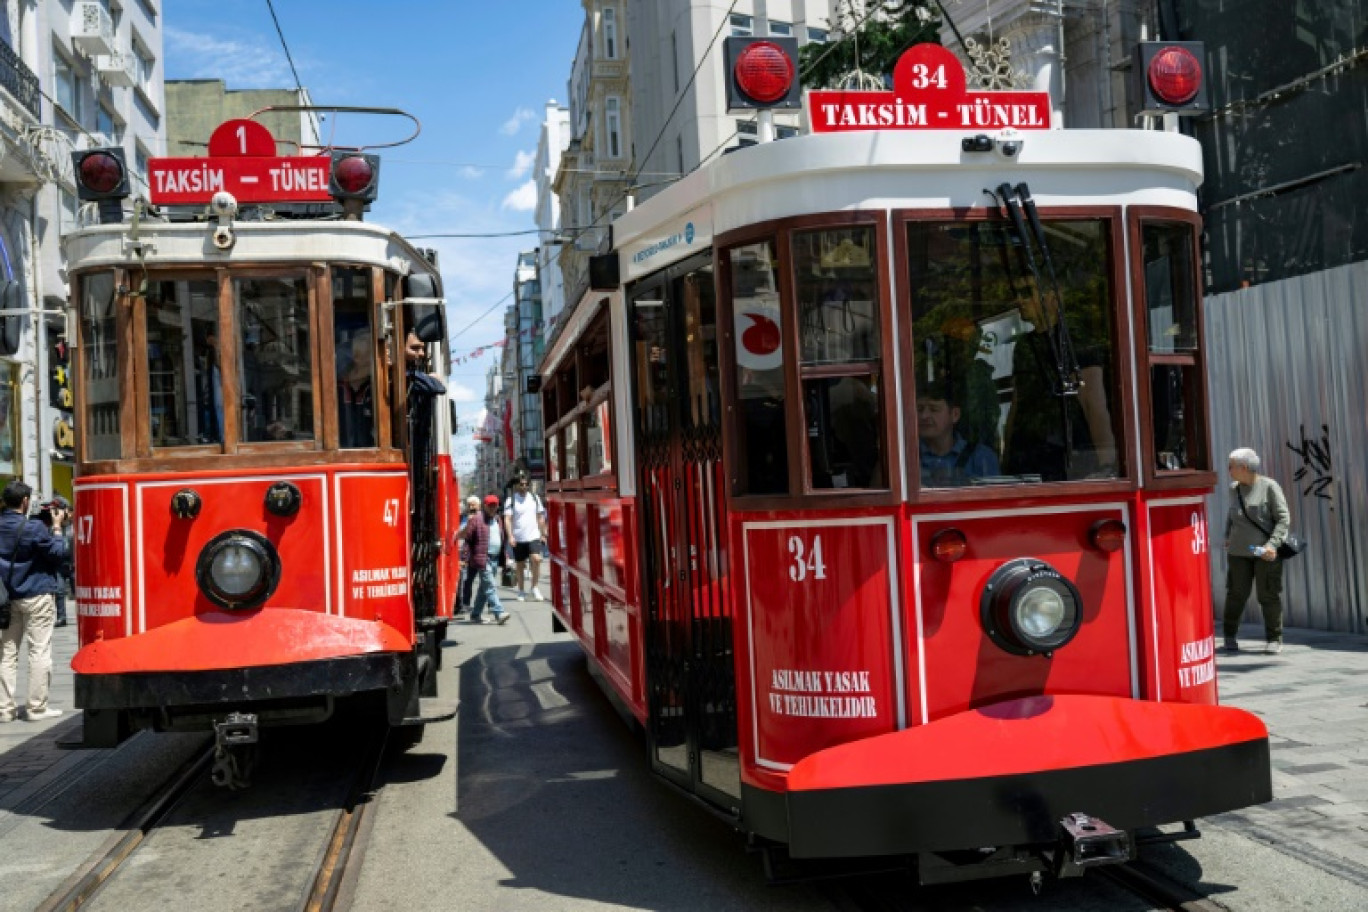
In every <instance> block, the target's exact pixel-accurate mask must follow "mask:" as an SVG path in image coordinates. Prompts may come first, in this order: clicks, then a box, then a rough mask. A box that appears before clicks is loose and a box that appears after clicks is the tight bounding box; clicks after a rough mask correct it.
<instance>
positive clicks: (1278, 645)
mask: <svg viewBox="0 0 1368 912" xmlns="http://www.w3.org/2000/svg"><path fill="white" fill-rule="evenodd" d="M1264 652H1265V653H1267V654H1268V655H1271V656H1275V655H1277V654H1278V653H1280V652H1282V640H1270V641H1269V643H1268V647H1267V648H1266V649H1265V650H1264Z"/></svg>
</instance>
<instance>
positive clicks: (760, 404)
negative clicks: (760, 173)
mask: <svg viewBox="0 0 1368 912" xmlns="http://www.w3.org/2000/svg"><path fill="white" fill-rule="evenodd" d="M727 255H728V257H729V263H730V273H731V300H732V312H733V314H734V315H735V318H734V319H735V322H736V334H735V335H736V393H737V398H738V399H739V400H740V402H739V405H740V412H741V418H740V422H739V426H738V429H739V431H740V433H739V434H738V435H737V436H738V440H737V453H738V455H739V457H740V460H739V461H740V465H739V467H738V472H737V476H736V493H737V494H787V493H788V489H789V477H788V426H787V419H786V418H785V407H784V399H785V395H784V345H783V336H782V335H781V334H780V331H779V327H780V325H781V323H782V320H781V317H780V310H779V284H778V277H777V274H776V264H775V258H774V245H773V243H772V242H771V241H760V242H758V243H755V244H746V245H743V246H739V247H733V248H732V249H731V250H729V251H727Z"/></svg>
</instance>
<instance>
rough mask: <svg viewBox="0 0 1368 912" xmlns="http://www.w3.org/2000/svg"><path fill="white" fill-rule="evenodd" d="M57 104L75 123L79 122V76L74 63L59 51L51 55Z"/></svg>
mask: <svg viewBox="0 0 1368 912" xmlns="http://www.w3.org/2000/svg"><path fill="white" fill-rule="evenodd" d="M52 65H53V70H54V72H53V77H52V81H53V84H54V86H55V87H56V89H57V91H56V101H57V105H58V106H59V107H60V108H61V109H62V110H63V111H65V112H66V114H67V116H68V117H70V118H71V119H72V120H73V121H75V122H76V123H77V124H79V123H80V122H81V94H82V93H81V77H80V74H79V73H77V71H76V66H75V64H73V63H71V61H69V60H67V59H66V58H65V57H63V56H62V55H61V54H59V53H54V54H53V55H52Z"/></svg>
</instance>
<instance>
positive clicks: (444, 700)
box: [399, 697, 461, 725]
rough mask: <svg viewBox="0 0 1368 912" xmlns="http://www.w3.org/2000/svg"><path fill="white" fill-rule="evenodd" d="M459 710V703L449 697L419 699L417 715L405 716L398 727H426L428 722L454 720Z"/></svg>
mask: <svg viewBox="0 0 1368 912" xmlns="http://www.w3.org/2000/svg"><path fill="white" fill-rule="evenodd" d="M460 708H461V701H460V700H453V699H451V698H450V697H420V698H419V700H418V715H416V716H405V717H404V718H403V719H402V720H401V721H400V722H399V725H426V724H427V723H429V722H445V721H447V720H448V719H454V718H456V713H457V711H458V710H459V709H460Z"/></svg>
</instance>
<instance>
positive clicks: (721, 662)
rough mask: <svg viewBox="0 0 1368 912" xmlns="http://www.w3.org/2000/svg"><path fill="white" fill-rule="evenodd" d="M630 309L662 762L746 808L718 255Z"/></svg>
mask: <svg viewBox="0 0 1368 912" xmlns="http://www.w3.org/2000/svg"><path fill="white" fill-rule="evenodd" d="M629 302H630V308H631V310H630V312H631V315H632V332H633V336H632V342H633V370H634V372H635V375H636V376H635V383H634V390H635V420H636V435H637V442H638V464H639V471H640V484H639V485H638V492H639V500H638V502H639V504H640V516H641V530H642V545H643V548H642V553H643V555H644V557H645V561H644V564H645V573H644V575H643V578H642V581H641V590H642V595H643V597H644V599H643V601H644V604H645V608H646V611H647V617H646V633H647V636H646V675H647V689H648V692H649V695H650V725H649V734H650V746H651V751H652V756H653V762H654V766H655V769H656V771H657V772H659V773H661V774H662V775H664V776H666V777H668V778H670V779H671V780H673V781H674V782H676V783H677V784H679V785H681V786H683V787H685V788H687V789H689V790H691V791H693V792H694V793H696V794H698V795H699V796H701V797H703V798H705V799H707V800H710V801H712V802H714V803H716V804H718V805H719V806H722V807H728V808H730V807H735V806H737V800H738V799H739V797H740V793H741V781H740V765H739V757H738V752H737V737H736V677H735V672H734V664H733V656H732V628H731V616H732V609H731V605H730V604H728V599H727V594H726V593H727V573H728V568H729V561H728V554H727V552H726V546H725V535H724V533H725V527H724V519H723V509H722V507H723V503H722V492H723V490H724V489H723V478H724V473H723V466H722V404H721V397H720V392H719V391H720V388H721V387H720V384H719V382H718V363H717V352H718V346H717V337H718V331H717V306H716V297H715V292H714V285H713V266H712V258H711V255H710V254H709V255H704V256H702V257H695V258H693V259H690V260H686V261H685V262H683V263H681V264H679V265H676V266H674V267H671V268H670V269H667V270H665V271H663V272H662V273H659V274H657V275H655V276H652V277H651V278H649V279H646V280H645V281H643V282H642V283H640V284H638V285H637V286H635V287H634V288H633V289H632V291H631V293H630V296H629Z"/></svg>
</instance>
